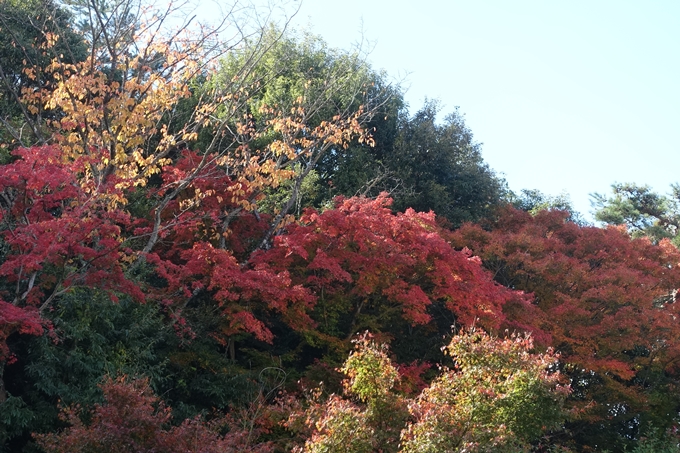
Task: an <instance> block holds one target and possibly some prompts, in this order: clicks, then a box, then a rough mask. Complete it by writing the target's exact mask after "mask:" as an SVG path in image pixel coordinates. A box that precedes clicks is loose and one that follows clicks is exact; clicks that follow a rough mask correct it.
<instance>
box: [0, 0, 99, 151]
mask: <svg viewBox="0 0 680 453" xmlns="http://www.w3.org/2000/svg"><path fill="white" fill-rule="evenodd" d="M71 22H72V16H71V15H70V13H69V12H68V11H67V10H66V9H65V8H63V7H62V5H61V4H59V3H58V2H56V1H53V0H4V1H2V2H0V120H1V121H2V126H3V127H2V128H0V131H1V132H0V140H1V141H2V143H3V144H4V145H7V144H10V143H14V142H15V141H17V142H19V143H21V144H22V145H24V146H25V145H27V144H30V143H32V142H34V141H35V140H39V139H40V138H41V137H40V136H31V135H35V133H36V132H37V133H38V134H40V131H39V127H38V125H37V123H34V120H36V117H35V116H34V115H29V113H28V112H27V110H26V109H25V108H24V107H23V106H22V104H21V102H20V101H19V100H20V97H21V95H22V91H24V90H35V89H39V88H42V87H44V86H45V85H46V84H47V83H49V82H50V77H48V76H47V75H46V74H45V72H44V69H45V68H46V67H47V65H49V64H50V62H51V60H52V58H54V57H59V58H60V59H61V60H62V61H65V62H75V61H81V60H83V59H84V58H85V56H86V55H85V46H84V42H83V39H82V37H81V36H79V35H78V34H77V33H75V32H74V31H73V29H72V27H71ZM51 36H54V37H55V38H56V39H55V42H54V46H52V47H49V46H47V43H48V41H49V39H50V37H51ZM29 123H33V124H32V125H33V126H35V129H33V128H32V127H29ZM29 131H30V132H32V133H33V134H30V133H29ZM3 160H4V159H3Z"/></svg>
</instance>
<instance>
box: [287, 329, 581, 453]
mask: <svg viewBox="0 0 680 453" xmlns="http://www.w3.org/2000/svg"><path fill="white" fill-rule="evenodd" d="M355 346H356V349H355V350H354V352H352V354H351V355H350V357H349V358H348V359H347V361H346V362H345V365H344V366H343V368H342V371H343V372H344V373H345V375H346V376H347V379H346V381H345V384H344V389H345V397H346V398H345V399H343V398H341V397H339V396H338V395H331V397H330V398H329V399H328V400H327V401H326V402H325V403H321V402H319V400H318V397H319V395H318V394H317V395H316V399H314V400H312V403H311V407H310V408H309V409H308V410H307V411H306V413H305V416H306V423H307V426H309V427H310V428H312V431H311V434H310V435H309V437H308V439H307V441H306V442H305V444H304V446H300V447H299V448H298V449H297V450H296V451H297V452H304V453H311V452H335V451H374V452H378V451H379V452H397V451H398V452H400V453H438V452H458V451H466V452H507V453H511V452H512V453H516V452H520V451H524V452H528V451H530V450H531V442H534V441H537V440H538V439H539V438H540V436H541V435H542V434H543V433H544V432H545V431H546V430H550V429H559V427H560V426H561V424H562V423H563V421H564V419H565V418H566V416H567V413H566V412H565V411H564V409H563V404H564V400H565V398H566V396H567V395H568V393H569V387H568V386H563V385H561V384H560V379H561V377H560V374H559V372H557V371H556V370H553V369H552V368H554V365H555V363H556V357H555V356H554V355H553V354H552V353H551V352H548V353H546V354H534V353H532V352H531V350H532V349H533V343H532V341H531V338H530V337H528V336H525V337H518V336H512V337H510V338H507V339H505V340H500V339H494V338H492V337H490V336H489V335H487V334H485V333H483V332H481V331H474V330H471V331H469V332H467V333H462V334H460V335H456V336H455V337H454V338H453V339H452V341H451V343H450V344H449V345H448V347H447V348H446V350H447V352H448V354H450V355H451V356H452V357H453V359H454V360H455V362H456V368H455V369H453V370H449V369H443V371H442V373H441V374H440V376H439V377H437V378H436V379H435V380H434V381H433V382H432V383H431V384H430V385H429V386H428V387H426V388H425V389H424V390H423V391H422V393H421V394H420V396H418V397H417V398H415V399H411V398H408V397H404V396H402V395H400V394H399V393H398V392H396V390H395V387H394V386H395V383H396V382H397V381H398V380H399V373H398V372H397V369H396V368H395V367H394V366H393V365H392V363H391V361H390V359H389V358H388V356H387V348H386V347H385V346H384V345H383V346H378V345H376V344H375V342H374V341H372V340H371V338H370V337H369V336H368V334H364V335H363V336H362V337H360V338H359V339H358V340H357V341H356V342H355ZM352 399H354V400H355V401H356V402H352V401H351V400H352ZM407 408H408V413H410V417H409V414H408V413H407V412H406V409H407ZM352 431H354V432H355V434H356V437H354V438H353V437H351V432H352ZM351 442H356V445H353V448H351V449H347V446H349V445H350V444H351ZM343 444H344V445H345V450H342V445H343ZM355 448H356V449H355Z"/></svg>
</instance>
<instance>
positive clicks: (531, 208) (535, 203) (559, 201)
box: [510, 189, 587, 226]
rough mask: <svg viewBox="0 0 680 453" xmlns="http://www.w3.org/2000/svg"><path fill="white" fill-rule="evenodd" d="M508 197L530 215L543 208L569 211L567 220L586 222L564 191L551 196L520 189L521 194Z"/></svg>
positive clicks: (516, 206) (537, 191)
mask: <svg viewBox="0 0 680 453" xmlns="http://www.w3.org/2000/svg"><path fill="white" fill-rule="evenodd" d="M510 199H511V201H512V205H513V206H514V207H515V208H517V209H519V210H522V211H526V212H528V213H530V214H531V215H536V214H538V213H539V212H541V211H545V210H555V211H564V212H568V213H569V217H567V220H568V221H569V222H574V223H576V224H579V225H583V226H585V225H586V223H587V222H586V221H585V220H584V219H583V216H582V215H581V213H579V212H577V211H576V210H574V207H573V206H572V205H571V199H570V198H569V195H568V194H566V193H561V194H559V195H556V196H551V195H546V194H544V193H542V192H541V191H540V190H535V189H533V190H529V189H522V192H521V195H515V194H512V195H511V197H510Z"/></svg>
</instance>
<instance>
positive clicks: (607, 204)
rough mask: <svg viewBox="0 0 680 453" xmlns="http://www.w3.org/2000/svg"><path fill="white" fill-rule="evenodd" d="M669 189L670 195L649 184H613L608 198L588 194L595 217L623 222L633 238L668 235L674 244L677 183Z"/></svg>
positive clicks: (678, 216)
mask: <svg viewBox="0 0 680 453" xmlns="http://www.w3.org/2000/svg"><path fill="white" fill-rule="evenodd" d="M671 189H672V192H671V195H670V196H664V195H659V194H657V193H655V192H653V191H652V189H651V187H649V186H638V185H636V184H630V183H628V184H613V185H612V192H613V193H612V195H611V196H610V197H607V196H606V195H601V194H597V193H596V194H592V195H591V197H592V205H593V207H595V208H596V211H595V219H596V220H599V221H600V222H604V223H606V224H608V225H623V224H625V225H626V226H627V228H628V230H629V231H630V233H631V234H632V236H633V237H643V236H646V237H648V238H649V239H650V240H652V241H654V242H658V241H660V240H661V239H663V238H670V239H672V240H673V242H674V243H675V244H676V245H678V233H679V231H678V228H680V205H679V203H680V186H677V185H673V186H671Z"/></svg>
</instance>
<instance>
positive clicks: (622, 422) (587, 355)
mask: <svg viewBox="0 0 680 453" xmlns="http://www.w3.org/2000/svg"><path fill="white" fill-rule="evenodd" d="M566 215H567V214H566V213H564V212H560V211H542V212H540V213H538V214H537V215H536V216H533V217H532V216H531V215H530V214H528V213H525V212H522V211H517V210H514V209H507V210H505V211H503V212H502V213H501V214H500V215H499V217H498V219H497V220H496V221H495V222H493V223H492V224H490V225H489V228H488V229H483V228H482V227H481V226H477V225H471V224H468V225H464V226H463V227H462V228H460V229H459V230H457V231H455V232H454V233H453V234H452V236H451V240H452V244H453V245H454V246H455V247H469V248H470V249H472V250H473V251H474V253H475V254H478V255H479V256H480V257H481V258H482V260H483V262H484V265H485V267H486V268H487V269H489V270H490V271H491V272H493V273H494V275H495V278H496V281H498V282H500V283H502V284H504V285H505V286H507V287H510V288H513V289H518V290H522V291H526V292H527V293H531V294H533V306H534V307H535V308H536V309H537V310H534V311H528V312H525V311H517V310H512V311H506V316H508V317H509V318H510V319H514V320H517V321H518V322H519V323H521V324H526V325H532V326H535V329H540V330H541V331H543V332H545V333H547V334H548V335H549V341H548V342H547V343H549V344H551V345H552V346H554V347H555V348H556V349H557V350H558V351H559V352H560V353H561V354H562V358H561V362H562V364H563V365H562V366H563V367H564V370H565V371H566V372H567V373H568V374H569V375H570V376H571V378H572V384H573V388H574V395H573V399H574V400H577V401H581V404H582V405H583V404H585V405H591V407H590V409H589V410H588V411H586V412H585V413H584V414H583V417H582V418H581V420H580V421H575V422H574V423H573V425H572V433H573V436H574V438H575V439H576V441H577V442H584V443H588V444H589V445H590V446H591V447H595V446H596V444H600V445H602V444H604V443H605V442H608V443H609V444H608V445H616V443H615V442H618V441H621V440H622V439H623V440H625V439H632V438H633V437H634V436H635V435H637V431H638V429H639V428H640V426H641V425H644V424H645V423H647V421H653V422H655V423H658V424H659V426H667V425H668V424H669V423H671V421H672V420H673V418H674V415H673V414H675V408H676V407H677V404H678V401H677V400H676V399H675V398H668V395H674V394H676V393H677V392H676V388H677V378H678V368H677V364H678V359H679V358H680V349H679V347H680V346H679V345H680V343H679V342H678V340H679V339H680V338H679V337H678V335H679V334H680V330H679V329H678V327H677V319H678V315H679V314H680V313H678V310H679V308H678V304H676V303H675V297H674V294H675V291H676V290H675V289H676V288H678V286H679V285H680V267H679V266H678V264H679V263H680V252H678V250H677V249H676V248H675V247H674V246H673V245H672V244H670V242H668V241H665V240H664V241H661V243H660V244H659V245H653V244H652V243H651V242H650V241H649V240H647V239H631V238H630V237H629V235H628V234H627V233H626V231H625V230H623V229H621V228H614V227H607V228H604V229H602V228H595V227H583V226H579V225H576V224H574V223H571V222H567V221H566V220H565V219H566ZM598 426H606V427H607V428H606V429H600V428H597V427H598Z"/></svg>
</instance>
